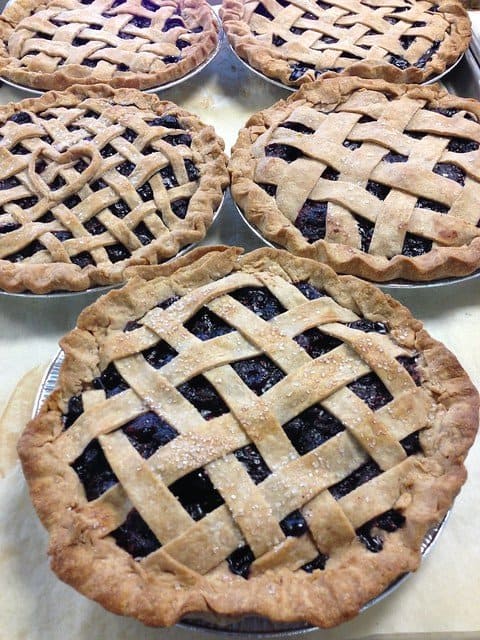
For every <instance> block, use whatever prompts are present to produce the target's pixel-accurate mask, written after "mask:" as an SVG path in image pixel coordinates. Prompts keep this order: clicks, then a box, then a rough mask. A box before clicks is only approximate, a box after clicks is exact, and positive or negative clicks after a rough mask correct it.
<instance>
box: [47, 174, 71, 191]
mask: <svg viewBox="0 0 480 640" xmlns="http://www.w3.org/2000/svg"><path fill="white" fill-rule="evenodd" d="M66 184H67V182H66V180H65V179H64V178H62V176H61V175H60V174H58V175H57V176H55V178H54V180H53V182H51V183H50V184H49V185H48V186H49V187H50V189H51V190H52V191H57V190H58V189H61V187H64V186H65V185H66Z"/></svg>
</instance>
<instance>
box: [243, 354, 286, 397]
mask: <svg viewBox="0 0 480 640" xmlns="http://www.w3.org/2000/svg"><path fill="white" fill-rule="evenodd" d="M232 368H233V369H234V370H235V372H236V373H237V375H239V376H240V378H241V379H242V380H243V381H244V382H245V384H246V385H247V387H249V389H251V390H252V391H253V392H254V393H256V394H257V396H261V395H263V394H264V393H265V392H266V391H268V390H269V389H270V388H271V387H273V386H274V385H275V384H277V382H280V380H281V379H282V378H283V377H285V374H284V373H283V371H282V370H281V369H279V368H278V367H277V366H276V365H275V364H274V363H273V362H272V361H271V360H270V358H268V357H267V356H264V355H261V356H256V357H254V358H248V359H247V360H240V361H239V362H234V363H232Z"/></svg>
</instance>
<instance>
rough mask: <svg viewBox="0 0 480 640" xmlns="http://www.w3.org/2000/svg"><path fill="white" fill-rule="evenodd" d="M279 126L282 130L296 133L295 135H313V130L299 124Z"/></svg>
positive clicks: (288, 123) (287, 123)
mask: <svg viewBox="0 0 480 640" xmlns="http://www.w3.org/2000/svg"><path fill="white" fill-rule="evenodd" d="M280 126H281V127H282V128H283V129H290V130H291V131H296V132H297V133H305V134H306V135H310V134H311V133H315V129H311V128H310V127H307V126H306V125H305V124H302V123H301V122H284V123H283V124H281V125H280Z"/></svg>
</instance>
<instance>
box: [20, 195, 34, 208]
mask: <svg viewBox="0 0 480 640" xmlns="http://www.w3.org/2000/svg"><path fill="white" fill-rule="evenodd" d="M37 202H38V198H37V196H30V197H29V198H21V199H20V200H17V204H18V206H19V207H21V208H22V209H30V208H31V207H34V206H35V205H36V204H37Z"/></svg>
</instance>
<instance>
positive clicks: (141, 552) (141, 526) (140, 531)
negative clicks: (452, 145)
mask: <svg viewBox="0 0 480 640" xmlns="http://www.w3.org/2000/svg"><path fill="white" fill-rule="evenodd" d="M110 535H111V536H112V537H113V538H115V542H116V543H117V545H118V546H119V547H121V548H122V549H124V550H125V551H126V552H127V553H129V554H130V555H131V556H133V557H134V558H144V557H145V556H148V555H150V554H151V553H153V552H154V551H156V550H157V549H159V548H160V543H159V541H158V540H157V538H156V537H155V534H154V533H153V531H152V530H151V529H150V527H149V526H148V525H147V523H146V522H145V520H143V518H142V517H141V516H140V514H139V513H138V511H137V510H136V509H132V510H131V511H130V513H129V514H128V515H127V518H126V520H125V522H124V523H123V524H121V525H120V526H119V527H118V529H115V531H112V533H111V534H110Z"/></svg>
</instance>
